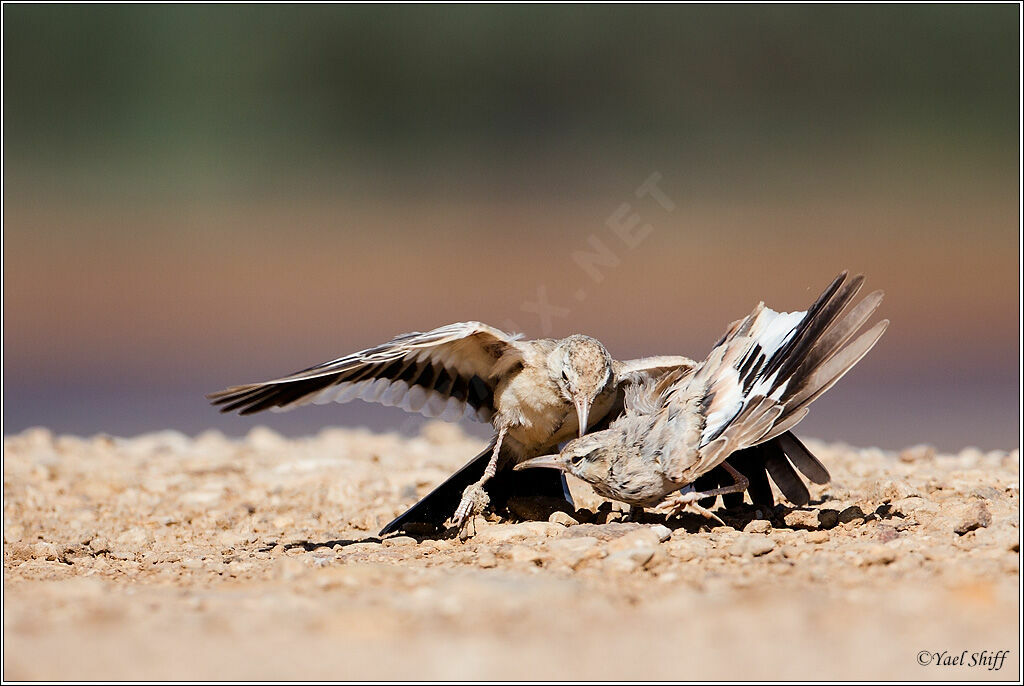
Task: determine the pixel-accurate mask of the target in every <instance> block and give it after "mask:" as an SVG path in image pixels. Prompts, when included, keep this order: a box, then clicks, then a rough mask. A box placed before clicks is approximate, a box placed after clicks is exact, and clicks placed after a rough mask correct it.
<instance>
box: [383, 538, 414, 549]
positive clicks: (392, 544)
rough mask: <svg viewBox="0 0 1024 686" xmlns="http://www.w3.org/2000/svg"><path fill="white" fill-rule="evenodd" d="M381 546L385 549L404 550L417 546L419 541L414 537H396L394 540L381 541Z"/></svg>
mask: <svg viewBox="0 0 1024 686" xmlns="http://www.w3.org/2000/svg"><path fill="white" fill-rule="evenodd" d="M381 544H382V545H383V546H384V547H385V548H403V547H407V546H414V545H416V544H417V540H416V539H415V538H413V537H412V536H395V537H393V538H385V539H384V540H383V541H381Z"/></svg>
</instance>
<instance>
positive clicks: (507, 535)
mask: <svg viewBox="0 0 1024 686" xmlns="http://www.w3.org/2000/svg"><path fill="white" fill-rule="evenodd" d="M573 528H575V527H573ZM564 529H565V527H563V526H561V525H560V524H551V523H549V522H520V523H518V524H498V525H494V526H486V527H483V526H482V527H480V528H478V529H477V533H476V536H474V539H473V540H475V541H476V542H477V543H486V544H495V543H508V542H509V541H514V540H516V539H521V538H535V537H542V538H543V537H547V536H549V535H553V534H557V533H559V532H561V531H563V530H564Z"/></svg>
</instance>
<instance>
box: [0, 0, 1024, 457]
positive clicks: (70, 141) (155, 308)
mask: <svg viewBox="0 0 1024 686" xmlns="http://www.w3.org/2000/svg"><path fill="white" fill-rule="evenodd" d="M1018 25H1019V8H1018V7H1017V6H1015V5H1010V4H1004V5H989V6H966V5H935V6H924V5H912V6H899V5H886V6H859V5H856V6H854V5H843V6H803V5H802V6H795V5H792V6H765V5H756V6H727V5H714V6H647V7H626V6H607V5H604V6H592V7H585V6H493V5H491V6H480V7H473V6H372V7H370V6H355V7H353V6H334V5H312V6H287V7H285V6H273V5H258V6H239V5H224V6H187V5H171V6H158V7H149V6H125V5H81V6H57V5H52V6H47V5H4V7H3V36H4V48H3V50H4V54H3V74H4V93H3V95H4V98H3V100H4V103H3V115H4V124H3V134H4V194H3V198H4V261H3V264H4V316H3V320H4V322H3V323H4V338H3V342H4V365H3V366H4V369H3V372H4V379H3V381H4V394H3V400H4V410H3V419H4V432H5V433H12V432H16V431H19V430H21V429H22V428H25V427H27V426H31V425H45V426H48V427H51V428H52V429H54V430H56V431H62V432H74V433H80V434H93V433H97V432H110V433H116V434H133V433H137V432H141V431H147V430H153V429H159V428H175V429H180V430H183V431H186V432H190V433H191V432H197V431H200V430H203V429H205V428H210V427H216V428H220V429H222V430H224V431H227V432H228V433H232V434H241V433H244V432H245V431H247V430H248V429H249V428H251V427H252V426H254V425H255V424H257V423H266V424H268V425H270V426H272V427H274V428H275V429H278V430H280V431H283V432H285V433H289V434H301V433H306V432H312V431H316V430H317V429H318V428H319V427H321V426H325V425H329V424H346V425H367V426H370V427H373V428H376V429H386V428H396V429H401V430H413V429H414V428H415V423H411V422H410V421H409V420H408V419H407V418H406V416H405V415H404V414H403V413H402V412H401V411H399V410H395V409H389V408H381V407H376V406H369V405H365V404H362V403H353V404H351V405H346V406H331V407H313V408H304V409H302V410H299V411H296V412H293V413H286V414H273V415H271V414H268V415H265V416H261V417H257V418H239V417H227V416H221V415H218V414H217V413H216V412H215V411H214V410H213V409H211V408H210V407H208V406H207V405H206V402H205V400H204V398H203V394H204V393H205V392H208V391H212V390H216V389H219V388H221V387H223V386H225V385H229V384H234V383H241V382H247V381H255V380H261V379H264V378H268V377H273V376H277V375H280V374H282V373H286V372H290V371H293V370H295V369H299V368H303V367H306V366H309V365H310V364H313V363H316V362H320V361H322V360H324V359H329V358H332V357H336V356H338V355H340V354H342V353H345V352H349V351H352V350H356V349H359V348H363V347H367V346H369V345H372V344H375V343H378V342H380V341H383V340H386V339H387V338H389V337H390V336H392V335H393V334H396V333H399V332H402V331H407V330H424V329H429V328H432V327H434V326H437V325H440V324H443V323H447V322H450V321H458V320H464V319H480V320H483V321H486V322H490V323H493V324H495V325H498V326H506V327H513V328H517V329H520V330H523V331H525V332H526V333H527V335H530V336H542V335H555V336H561V335H566V334H568V333H571V332H574V331H582V332H586V333H590V334H591V335H594V336H596V337H598V338H600V339H602V340H604V341H605V342H606V344H607V345H608V346H609V349H610V350H611V352H612V353H613V354H614V355H616V356H620V357H626V356H638V355H643V354H654V353H684V354H689V355H691V356H694V357H698V356H703V355H704V354H705V353H706V352H707V350H708V348H709V346H710V345H711V344H712V343H713V342H714V341H715V340H716V339H717V338H718V336H719V335H720V333H721V331H722V330H723V329H724V327H725V326H726V325H727V324H728V323H729V322H731V321H733V320H734V319H737V318H738V317H740V316H742V315H744V314H746V313H747V312H748V311H749V310H750V308H751V307H752V306H753V305H755V304H756V303H757V301H758V300H761V299H763V300H765V301H766V302H767V303H768V304H769V305H770V306H773V307H775V308H776V309H800V308H802V307H804V306H806V305H807V304H809V302H810V301H811V300H812V299H813V297H814V296H815V295H816V294H817V292H818V291H819V290H820V289H821V288H823V287H824V286H825V285H826V284H827V283H828V281H829V280H830V279H831V278H832V276H834V274H835V273H836V272H838V271H839V270H840V269H843V268H849V269H851V270H853V271H863V272H865V273H866V274H867V276H868V287H869V288H884V289H885V290H886V292H887V299H886V301H885V303H884V304H883V314H884V316H886V317H889V318H890V319H892V325H891V327H890V330H889V332H888V333H887V334H886V336H885V337H884V338H883V340H882V342H881V343H880V344H879V346H878V347H877V348H876V349H875V350H874V351H873V352H872V354H871V355H869V356H868V357H867V358H866V359H865V360H864V361H863V362H862V363H861V364H860V365H859V366H858V367H857V369H855V370H854V371H853V372H852V373H851V374H850V375H849V376H848V377H846V378H845V379H844V380H843V382H842V383H840V384H839V385H838V386H837V387H836V388H835V389H834V390H833V391H832V392H831V393H830V394H829V395H828V396H826V397H825V398H823V399H822V400H820V401H819V402H818V403H816V405H815V410H814V412H812V413H811V415H810V416H809V417H808V419H807V420H806V421H805V423H804V424H803V425H802V433H803V434H804V435H808V436H814V437H819V438H823V439H827V440H844V441H848V442H850V443H853V444H857V445H880V446H882V447H887V448H898V447H902V446H905V445H909V444H912V443H919V442H927V443H932V444H935V445H937V446H939V447H941V448H948V449H957V448H961V447H964V446H967V445H975V446H980V447H982V448H984V449H992V448H1004V449H1006V448H1013V447H1017V446H1018V418H1019V412H1020V405H1019V395H1018V392H1019V385H1018V380H1019V374H1020V371H1019V370H1020V367H1019V359H1018V330H1019V322H1020V320H1019V309H1018V302H1019V299H1018V298H1019V293H1018V283H1019V272H1018V252H1017V247H1018V231H1019V216H1018V154H1019V140H1018V115H1019V111H1018V102H1019V100H1018V98H1019V91H1018V83H1019V72H1018V66H1019V57H1018ZM652 173H658V174H660V178H661V180H660V187H661V188H662V189H663V190H664V192H665V193H666V194H667V195H668V196H669V197H670V198H671V201H672V203H673V205H674V209H673V210H672V211H666V210H665V209H664V208H663V207H662V206H661V205H660V204H658V203H657V202H655V201H654V199H653V198H651V197H643V198H638V197H637V196H636V194H635V190H636V189H637V187H638V186H640V184H641V183H643V182H644V180H645V179H647V178H649V177H650V175H651V174H652ZM623 203H628V204H629V206H630V207H629V209H630V212H632V213H636V214H637V215H638V216H639V217H640V218H641V221H642V222H643V223H648V224H650V226H651V227H652V228H651V230H650V232H649V234H647V235H646V237H645V238H644V240H643V241H641V242H640V243H639V244H638V245H635V246H633V247H629V246H627V245H626V244H625V243H624V242H623V241H621V240H620V239H619V238H618V237H617V236H616V235H615V234H614V233H613V232H611V231H610V230H609V228H608V227H607V225H606V222H607V220H608V218H609V217H610V216H611V215H612V213H613V212H615V211H616V210H617V208H620V206H622V205H623ZM594 241H597V242H598V243H594ZM595 245H598V246H601V245H603V246H604V249H606V250H607V251H609V254H608V255H606V256H605V258H604V259H605V263H606V264H605V265H604V266H601V267H600V274H601V277H602V278H601V279H600V280H599V281H597V280H595V279H594V278H593V276H592V275H591V274H590V273H588V272H587V270H585V269H583V268H581V266H580V264H579V261H578V259H574V257H573V256H574V254H577V253H578V252H580V251H590V252H593V251H594V250H595V247H594V246H595ZM609 255H610V257H609ZM577 257H578V255H577ZM539 289H542V290H543V291H544V293H545V294H546V298H547V300H549V301H550V302H551V303H552V304H554V305H555V306H557V307H559V308H560V309H559V310H558V312H557V314H556V315H555V316H553V317H551V318H550V321H549V322H545V321H543V320H542V318H540V317H539V316H538V315H537V314H536V313H535V312H534V311H533V310H535V309H536V308H535V307H534V305H532V304H531V303H536V302H537V300H538V290H539Z"/></svg>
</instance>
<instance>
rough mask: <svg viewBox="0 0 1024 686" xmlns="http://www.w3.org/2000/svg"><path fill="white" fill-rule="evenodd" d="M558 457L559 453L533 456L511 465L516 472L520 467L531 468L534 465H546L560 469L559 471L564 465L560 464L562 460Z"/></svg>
mask: <svg viewBox="0 0 1024 686" xmlns="http://www.w3.org/2000/svg"><path fill="white" fill-rule="evenodd" d="M559 457H560V456H559V455H541V456H540V457H535V458H533V459H532V460H526V461H525V462H520V463H519V464H517V465H516V466H515V467H513V469H514V470H515V471H517V472H518V471H520V470H522V469H533V468H534V467H548V468H550V469H560V470H561V471H563V472H564V471H565V465H564V464H562V460H560V459H559Z"/></svg>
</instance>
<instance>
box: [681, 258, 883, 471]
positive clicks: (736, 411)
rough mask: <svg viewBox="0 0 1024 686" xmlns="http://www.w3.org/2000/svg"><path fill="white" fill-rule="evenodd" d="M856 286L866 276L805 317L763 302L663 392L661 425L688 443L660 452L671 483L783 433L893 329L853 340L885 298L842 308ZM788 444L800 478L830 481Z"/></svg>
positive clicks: (836, 289) (845, 284) (837, 289)
mask: <svg viewBox="0 0 1024 686" xmlns="http://www.w3.org/2000/svg"><path fill="white" fill-rule="evenodd" d="M862 283H863V277H862V276H856V277H854V278H852V279H850V280H847V274H846V272H843V273H842V274H840V275H839V276H838V277H837V278H836V279H835V280H834V281H833V282H832V284H830V285H829V287H828V288H827V289H826V290H825V292H824V293H822V295H821V296H820V297H819V298H818V299H817V300H816V301H815V302H814V304H813V305H811V307H810V308H808V309H807V310H806V311H804V312H775V311H774V310H771V309H768V308H766V307H765V306H764V303H761V304H759V305H758V306H757V307H756V308H755V309H754V311H753V312H752V313H751V314H750V315H749V316H747V317H746V318H744V319H741V320H739V321H738V322H735V323H734V324H733V325H732V326H731V327H730V328H729V331H728V332H727V333H726V335H725V336H724V337H723V339H722V340H721V341H720V342H719V344H718V345H717V346H716V347H715V348H714V350H712V351H711V354H710V355H709V356H708V358H707V359H706V360H705V361H704V362H703V363H702V364H701V365H700V366H699V368H698V369H697V370H695V372H694V373H693V374H692V375H691V376H688V377H686V378H685V379H683V380H682V381H681V382H680V383H678V384H675V385H674V386H672V387H671V388H670V389H668V390H667V392H666V393H665V394H664V396H663V401H662V402H663V408H662V410H661V417H662V421H663V423H664V426H665V428H666V430H667V431H668V435H672V434H676V435H677V436H678V438H677V442H678V441H683V442H685V443H687V444H688V445H690V446H691V450H688V451H675V452H672V451H668V452H667V453H666V454H665V456H664V459H665V461H666V464H665V467H666V473H667V474H668V475H669V477H670V478H671V479H673V480H679V481H680V482H682V483H690V482H692V481H693V480H694V479H696V478H697V477H699V476H700V475H702V474H704V473H707V472H708V471H710V470H711V469H714V468H715V467H717V466H718V465H719V464H721V463H722V462H723V461H724V460H725V459H726V458H727V457H728V456H729V455H730V454H731V453H733V452H734V451H737V450H742V449H744V448H749V447H751V446H756V445H759V444H761V443H765V442H767V441H770V440H772V439H774V438H776V437H780V436H782V435H784V434H786V432H788V431H789V430H790V429H792V428H793V427H794V426H795V425H796V424H797V423H798V422H799V421H800V420H801V419H803V418H804V416H806V414H807V410H808V407H807V406H808V405H809V404H810V403H811V402H812V401H813V400H814V399H815V398H817V397H818V396H819V395H821V394H822V393H824V392H825V391H827V390H828V389H829V388H831V387H832V386H833V385H834V384H835V383H836V382H837V381H838V380H839V379H840V378H841V377H842V376H843V375H844V374H846V372H848V371H849V370H850V369H851V368H852V367H853V366H854V365H855V364H856V363H857V362H859V361H860V359H861V358H862V357H864V355H866V354H867V353H868V351H869V350H871V348H872V347H873V346H874V344H875V343H876V342H877V341H878V339H879V337H881V335H882V333H883V332H884V331H885V328H886V326H887V325H888V323H889V322H888V321H887V320H882V321H880V322H878V323H877V324H875V325H874V326H872V327H871V328H870V329H869V330H868V331H866V332H865V333H863V334H861V335H860V336H858V337H857V338H856V339H855V340H853V341H852V342H851V340H850V339H851V338H853V336H854V335H855V334H856V333H857V331H858V330H859V329H860V328H861V327H862V326H863V325H864V323H865V322H866V321H867V320H868V318H869V317H870V316H871V315H872V314H873V313H874V311H875V310H876V309H877V308H878V305H879V303H881V300H882V292H881V291H876V292H874V293H871V294H870V295H867V296H865V297H864V299H863V300H861V301H860V302H859V303H858V304H857V305H855V306H853V307H850V308H849V309H847V308H848V305H849V304H850V302H851V301H852V300H853V298H854V296H856V294H857V292H858V291H859V290H860V287H861V284H862ZM844 311H845V314H844ZM840 315H842V316H841V317H840ZM784 447H785V448H788V450H786V451H785V452H786V455H790V453H793V455H794V456H795V457H794V459H796V460H797V461H799V462H801V465H800V466H801V468H802V469H801V471H804V469H803V468H806V471H805V473H808V472H809V473H808V476H813V477H816V478H827V472H826V473H824V474H822V472H823V471H824V468H823V467H820V463H817V464H815V463H816V462H817V461H816V460H814V458H813V456H811V457H810V458H807V456H806V455H804V453H805V452H806V450H804V451H800V450H799V447H800V446H797V445H795V444H792V443H791V442H790V441H789V439H788V437H787V438H786V439H785V444H784ZM769 471H772V470H771V469H769ZM773 476H774V472H773Z"/></svg>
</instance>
